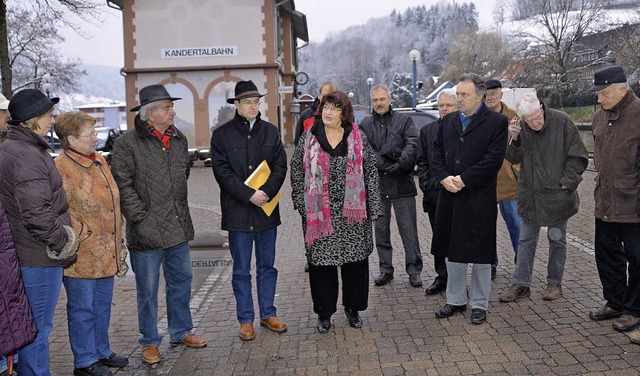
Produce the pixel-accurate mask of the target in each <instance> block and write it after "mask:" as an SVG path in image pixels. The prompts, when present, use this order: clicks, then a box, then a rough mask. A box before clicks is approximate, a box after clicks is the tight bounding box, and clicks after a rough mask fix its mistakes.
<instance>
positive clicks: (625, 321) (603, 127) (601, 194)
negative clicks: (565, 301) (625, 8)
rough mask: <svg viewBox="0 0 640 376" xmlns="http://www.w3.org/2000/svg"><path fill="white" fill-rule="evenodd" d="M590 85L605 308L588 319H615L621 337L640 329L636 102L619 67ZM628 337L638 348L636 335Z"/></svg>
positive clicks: (639, 109) (639, 113) (639, 111)
mask: <svg viewBox="0 0 640 376" xmlns="http://www.w3.org/2000/svg"><path fill="white" fill-rule="evenodd" d="M593 81H594V82H593V88H592V90H594V91H596V92H597V94H598V103H600V104H601V105H602V108H601V109H600V110H598V112H596V114H595V115H594V117H593V135H594V139H595V150H594V153H593V159H594V162H595V167H596V171H597V173H598V175H597V177H596V189H595V192H594V196H595V217H596V243H595V255H596V265H597V266H598V274H599V275H600V281H601V282H602V290H603V293H604V299H605V300H606V304H605V305H603V306H602V307H599V308H595V309H593V310H591V313H590V314H589V317H591V319H593V320H608V319H615V320H614V321H613V327H614V328H615V329H616V330H619V331H623V332H624V331H630V330H633V329H634V328H636V327H638V326H639V325H640V186H639V185H638V182H639V181H640V125H639V124H638V119H640V99H638V97H636V95H635V94H634V93H633V91H631V89H630V88H629V86H627V77H626V75H625V74H624V71H623V69H622V67H620V66H616V65H614V66H610V67H606V68H602V69H600V70H598V71H597V72H596V73H595V75H594V80H593ZM629 336H630V338H631V340H632V341H634V342H635V343H639V344H640V330H636V331H635V332H633V333H631V334H630V335H629Z"/></svg>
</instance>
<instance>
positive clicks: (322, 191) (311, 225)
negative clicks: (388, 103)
mask: <svg viewBox="0 0 640 376" xmlns="http://www.w3.org/2000/svg"><path fill="white" fill-rule="evenodd" d="M304 150H305V151H304V164H303V167H304V179H305V184H304V201H305V203H306V213H307V232H306V235H305V239H304V240H305V243H306V244H307V245H308V246H311V245H312V244H313V242H314V241H315V240H316V239H319V238H322V237H325V236H329V235H331V234H333V225H332V224H331V210H330V204H329V175H330V172H329V166H330V165H331V161H330V158H331V157H330V155H329V154H328V153H327V152H325V151H324V150H323V149H322V147H321V146H320V143H319V142H318V139H317V138H316V137H315V136H314V135H313V134H311V132H308V133H307V139H306V141H305V148H304ZM347 150H348V151H347V168H346V184H345V189H344V209H343V211H342V215H343V216H344V217H345V218H347V223H349V224H354V223H362V222H363V221H364V219H365V218H366V217H367V202H366V194H365V186H364V176H363V167H362V166H363V161H364V157H363V154H362V136H361V135H360V130H359V129H358V127H357V126H356V125H355V124H353V129H352V130H351V133H350V134H349V136H348V137H347Z"/></svg>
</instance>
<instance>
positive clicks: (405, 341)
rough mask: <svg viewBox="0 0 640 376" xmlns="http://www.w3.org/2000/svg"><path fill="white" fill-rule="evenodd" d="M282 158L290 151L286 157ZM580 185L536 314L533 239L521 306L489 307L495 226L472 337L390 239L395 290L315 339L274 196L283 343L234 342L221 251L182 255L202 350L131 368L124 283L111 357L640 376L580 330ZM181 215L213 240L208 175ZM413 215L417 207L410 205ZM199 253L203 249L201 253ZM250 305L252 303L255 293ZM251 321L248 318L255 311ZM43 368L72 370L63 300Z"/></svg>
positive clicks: (587, 264) (588, 191) (425, 240)
mask: <svg viewBox="0 0 640 376" xmlns="http://www.w3.org/2000/svg"><path fill="white" fill-rule="evenodd" d="M288 151H289V152H291V149H288ZM584 177H585V180H584V182H583V183H582V184H581V185H580V195H581V200H582V203H581V208H580V212H579V213H578V214H577V215H576V216H574V217H573V218H571V220H570V221H569V225H568V241H567V243H568V244H567V267H566V271H565V275H564V283H563V293H564V298H560V299H558V300H556V301H552V302H546V301H544V300H542V293H543V291H544V288H545V287H546V260H547V257H548V252H547V249H548V243H547V240H546V236H545V233H544V231H543V232H542V234H541V237H540V242H539V245H538V250H539V251H538V253H537V256H536V264H535V267H534V273H533V279H532V285H531V290H532V293H531V297H530V298H525V299H520V300H518V301H516V302H512V303H500V302H499V301H498V295H499V294H500V293H501V292H503V291H505V290H506V289H508V288H509V286H510V285H511V281H510V275H511V273H512V272H513V268H514V265H513V262H512V260H513V250H512V248H511V245H510V241H509V237H508V233H507V230H506V228H505V226H504V222H503V221H502V219H501V218H499V219H498V249H499V254H500V260H501V265H500V266H499V269H498V276H497V278H496V279H495V281H494V282H493V285H492V287H493V289H492V291H491V298H490V308H489V314H488V320H487V323H486V324H484V325H478V326H476V325H472V324H471V323H470V322H469V319H470V318H469V315H470V312H469V311H467V312H465V313H464V314H456V315H454V316H453V317H451V318H449V319H443V320H439V319H437V318H436V317H435V316H434V311H435V310H436V309H437V308H439V307H441V306H442V305H443V304H445V297H444V294H440V295H436V296H429V297H427V296H425V295H424V292H423V289H419V288H412V287H411V286H410V285H409V281H408V277H407V275H406V274H405V273H404V272H403V268H402V263H403V260H404V258H403V252H402V247H401V241H400V239H399V236H398V235H397V234H398V233H397V229H396V228H395V227H394V228H393V230H392V234H393V236H394V238H393V244H394V245H396V247H397V248H398V250H397V252H396V253H395V255H394V263H395V265H396V274H395V277H396V278H395V279H394V280H393V281H391V283H389V284H388V285H386V286H382V287H376V286H373V283H372V284H371V288H370V299H369V309H368V310H366V311H364V312H362V318H363V320H364V326H363V328H362V329H353V328H350V327H349V325H348V323H347V320H346V317H345V316H344V314H343V313H342V312H341V311H339V312H338V313H336V314H335V315H334V316H333V318H332V324H333V326H332V328H331V330H330V331H329V333H327V334H318V333H317V332H316V331H315V323H316V316H315V314H314V313H313V310H312V307H311V296H310V292H309V286H308V280H307V275H306V273H304V272H303V266H304V264H305V258H304V252H303V239H302V230H301V226H300V218H299V215H298V214H297V213H296V212H294V210H293V208H292V204H291V199H290V185H289V182H288V181H287V182H286V183H285V185H284V188H283V195H282V197H283V199H282V201H281V213H282V218H283V224H282V226H280V227H279V234H278V255H277V261H276V266H277V268H278V269H279V271H280V274H279V279H278V287H277V297H276V306H277V308H278V316H279V317H280V318H282V319H283V321H285V322H286V323H287V325H288V328H289V330H288V332H286V333H284V334H275V333H271V332H269V331H267V330H266V329H264V328H261V327H260V326H259V325H258V321H256V323H255V324H256V339H255V340H254V341H251V342H242V341H240V340H239V339H238V336H237V330H238V324H237V321H236V318H235V300H234V298H233V294H232V290H231V270H230V266H229V260H230V257H229V254H228V251H227V250H225V249H224V248H220V247H211V248H206V247H205V248H198V249H197V250H196V249H194V250H193V251H192V259H193V265H194V283H193V299H192V304H191V307H192V311H193V313H194V323H195V331H196V333H198V334H199V335H201V336H203V337H204V338H206V339H207V340H208V341H209V345H208V346H207V347H205V348H202V349H197V350H195V349H186V348H184V347H171V346H170V345H168V336H165V338H164V343H163V345H162V346H161V348H160V350H161V353H162V359H163V361H162V362H160V363H159V364H158V365H156V366H155V367H149V366H145V365H142V364H141V361H140V351H141V348H140V346H139V345H138V337H139V334H138V331H137V310H136V297H135V282H134V277H133V275H128V276H126V277H124V278H118V279H117V280H116V284H115V292H114V300H113V311H112V321H111V329H110V332H111V345H112V348H113V350H114V351H116V352H117V353H119V354H122V355H126V356H129V358H130V364H129V366H128V367H126V368H124V369H122V370H118V371H117V372H116V370H115V369H114V374H116V375H118V376H124V375H192V376H200V375H202V376H205V375H207V376H208V375H366V376H374V375H460V374H491V375H527V374H535V375H541V374H542V375H577V374H580V375H585V374H588V375H640V346H638V345H634V344H632V343H631V342H630V340H629V339H628V338H627V336H626V335H625V334H623V333H618V332H616V331H615V330H614V329H613V328H612V327H611V322H609V321H604V322H595V321H592V320H590V319H589V318H588V312H589V310H590V309H591V308H593V307H596V306H598V305H600V304H602V292H601V285H600V281H599V279H598V275H597V272H596V266H595V261H594V257H593V241H594V219H593V186H594V183H593V178H594V174H593V173H592V172H587V173H585V175H584ZM189 184H190V192H189V194H190V203H191V207H192V215H193V217H194V222H195V225H196V230H197V237H198V238H199V239H200V243H201V244H200V245H201V246H202V239H203V238H204V239H220V237H221V235H222V239H224V235H225V233H222V232H221V231H220V230H219V228H220V223H219V222H220V221H219V214H218V209H217V208H218V206H219V202H218V187H217V184H216V183H215V181H214V179H213V176H212V173H211V170H210V169H209V168H203V167H195V168H194V169H193V170H192V175H191V178H190V181H189ZM417 200H418V201H417V202H418V205H419V206H418V207H419V208H421V205H420V200H421V195H419V196H418V197H417ZM418 222H419V223H418V229H419V231H420V234H421V235H420V241H421V247H422V254H423V257H424V260H425V270H424V271H423V273H422V278H423V280H424V282H425V287H426V285H428V284H430V283H431V282H432V280H433V277H434V272H433V261H432V257H431V255H429V245H430V241H431V230H430V227H429V223H428V218H427V216H426V214H425V213H419V217H418ZM205 243H206V242H205ZM377 263H378V257H377V254H376V252H375V251H374V253H373V254H372V256H371V258H370V269H371V279H373V277H375V276H377V274H378V267H377ZM254 294H255V292H254ZM164 307H165V303H164V296H163V294H161V296H160V310H159V313H160V316H161V321H160V323H159V328H161V329H162V330H163V331H166V313H165V309H164ZM256 310H257V307H256ZM51 365H52V371H53V373H54V374H55V375H71V374H72V372H73V361H72V355H71V350H70V347H69V343H68V337H67V325H66V311H65V293H64V289H63V291H62V293H61V297H60V302H59V304H58V310H57V314H56V317H55V328H54V331H53V333H52V335H51Z"/></svg>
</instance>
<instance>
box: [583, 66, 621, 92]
mask: <svg viewBox="0 0 640 376" xmlns="http://www.w3.org/2000/svg"><path fill="white" fill-rule="evenodd" d="M623 82H624V83H626V82H627V76H626V75H625V74H624V70H623V69H622V67H621V66H619V65H612V66H610V67H605V68H600V69H598V70H597V71H596V73H594V74H593V86H592V87H591V89H590V90H591V91H598V90H602V89H604V88H606V87H607V86H609V85H611V84H618V83H623Z"/></svg>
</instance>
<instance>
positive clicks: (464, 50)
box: [440, 29, 511, 81]
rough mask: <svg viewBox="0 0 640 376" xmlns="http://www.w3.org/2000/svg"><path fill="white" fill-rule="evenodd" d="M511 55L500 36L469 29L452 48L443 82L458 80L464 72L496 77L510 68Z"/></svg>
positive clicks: (442, 76) (461, 34) (443, 73)
mask: <svg viewBox="0 0 640 376" xmlns="http://www.w3.org/2000/svg"><path fill="white" fill-rule="evenodd" d="M510 56H511V54H510V53H509V51H508V48H507V46H506V44H504V43H503V41H502V39H501V38H500V36H499V35H498V34H496V33H491V32H476V31H475V30H473V29H468V30H467V31H466V32H463V33H460V34H459V35H458V36H457V38H456V40H455V41H454V42H453V43H452V44H451V46H450V49H449V60H448V62H447V64H446V66H445V68H444V71H443V72H442V75H441V78H440V80H441V81H443V80H449V81H455V80H457V79H458V77H460V75H461V74H463V73H476V74H478V75H480V76H481V77H487V78H491V77H496V76H499V75H500V74H501V73H502V71H504V70H505V69H506V67H507V66H508V65H509V63H510V61H511V58H510Z"/></svg>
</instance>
